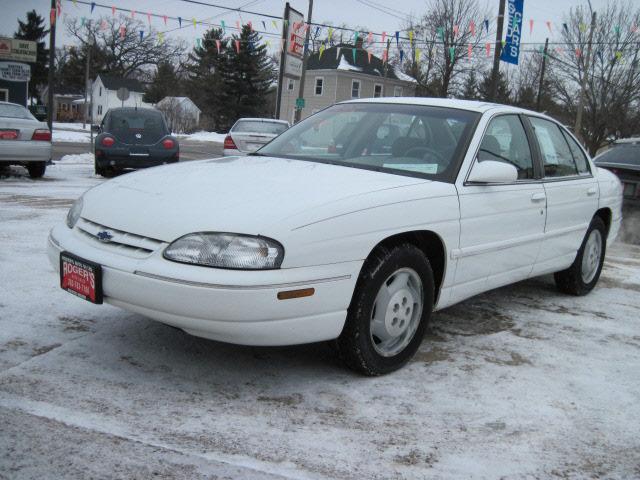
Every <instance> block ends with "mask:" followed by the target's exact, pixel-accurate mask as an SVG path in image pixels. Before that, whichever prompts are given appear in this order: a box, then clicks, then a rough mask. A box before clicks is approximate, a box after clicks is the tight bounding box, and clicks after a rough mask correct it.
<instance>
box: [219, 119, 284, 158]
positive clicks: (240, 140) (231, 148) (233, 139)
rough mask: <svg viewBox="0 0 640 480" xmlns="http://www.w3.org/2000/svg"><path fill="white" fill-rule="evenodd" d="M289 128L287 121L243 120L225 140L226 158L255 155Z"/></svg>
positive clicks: (236, 124)
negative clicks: (254, 153) (248, 154)
mask: <svg viewBox="0 0 640 480" xmlns="http://www.w3.org/2000/svg"><path fill="white" fill-rule="evenodd" d="M288 128H289V122H287V121H286V120H274V119H272V118H241V119H240V120H238V121H237V122H236V123H235V124H234V125H233V127H231V130H229V134H228V135H227V136H226V137H225V139H224V151H223V154H224V156H229V155H245V154H247V153H253V152H255V151H256V150H258V149H259V148H262V147H263V146H264V145H265V144H267V143H269V142H270V141H271V140H273V139H274V138H275V137H277V136H278V135H280V134H281V133H282V132H284V131H285V130H287V129H288Z"/></svg>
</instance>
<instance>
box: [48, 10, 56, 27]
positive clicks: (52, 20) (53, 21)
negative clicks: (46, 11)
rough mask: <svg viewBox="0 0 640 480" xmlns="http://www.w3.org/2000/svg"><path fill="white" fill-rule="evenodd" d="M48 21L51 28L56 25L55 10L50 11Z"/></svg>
mask: <svg viewBox="0 0 640 480" xmlns="http://www.w3.org/2000/svg"><path fill="white" fill-rule="evenodd" d="M49 21H50V22H51V26H54V25H55V24H56V9H55V8H52V9H51V14H50V15H49Z"/></svg>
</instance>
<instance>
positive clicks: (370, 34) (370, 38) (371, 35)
mask: <svg viewBox="0 0 640 480" xmlns="http://www.w3.org/2000/svg"><path fill="white" fill-rule="evenodd" d="M367 43H368V44H369V45H371V44H372V43H373V33H371V32H369V34H368V35H367Z"/></svg>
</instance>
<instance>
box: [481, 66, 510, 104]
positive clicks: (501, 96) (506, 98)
mask: <svg viewBox="0 0 640 480" xmlns="http://www.w3.org/2000/svg"><path fill="white" fill-rule="evenodd" d="M490 93H491V71H489V72H487V74H486V75H485V76H484V78H483V80H482V82H481V83H480V85H479V86H478V94H479V96H480V98H482V99H484V100H487V99H488V98H489V96H490ZM494 101H495V102H496V103H503V104H505V105H509V104H510V103H511V91H510V90H509V84H508V83H507V79H506V78H505V76H504V74H503V73H502V72H501V71H498V88H497V89H496V98H495V100H494Z"/></svg>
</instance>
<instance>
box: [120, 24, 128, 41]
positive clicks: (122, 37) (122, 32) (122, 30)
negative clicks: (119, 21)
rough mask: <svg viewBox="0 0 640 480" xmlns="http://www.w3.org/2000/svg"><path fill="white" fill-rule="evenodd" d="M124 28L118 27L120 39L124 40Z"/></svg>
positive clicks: (122, 26)
mask: <svg viewBox="0 0 640 480" xmlns="http://www.w3.org/2000/svg"><path fill="white" fill-rule="evenodd" d="M126 31H127V30H126V28H125V26H124V25H120V38H121V39H123V40H124V36H125V34H126Z"/></svg>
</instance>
